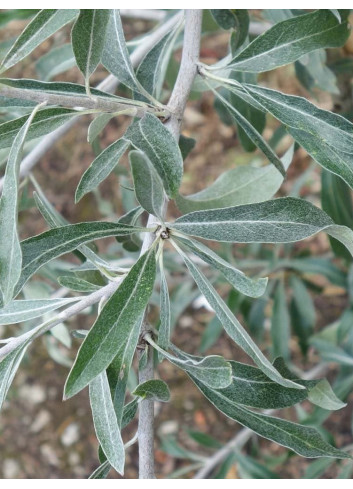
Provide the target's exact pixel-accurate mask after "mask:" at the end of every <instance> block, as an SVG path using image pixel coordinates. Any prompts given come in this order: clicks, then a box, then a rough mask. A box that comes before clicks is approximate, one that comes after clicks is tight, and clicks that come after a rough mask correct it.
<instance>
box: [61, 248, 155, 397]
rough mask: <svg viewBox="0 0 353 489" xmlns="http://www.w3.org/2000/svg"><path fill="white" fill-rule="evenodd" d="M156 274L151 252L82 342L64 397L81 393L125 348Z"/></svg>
mask: <svg viewBox="0 0 353 489" xmlns="http://www.w3.org/2000/svg"><path fill="white" fill-rule="evenodd" d="M155 274H156V258H155V252H154V251H153V250H151V249H150V250H149V251H147V252H146V253H145V254H144V255H142V256H141V258H139V260H138V261H137V262H136V263H135V265H134V266H133V267H132V268H131V270H130V272H129V273H128V274H127V276H126V277H125V279H124V280H123V282H122V283H121V285H120V286H119V287H118V289H117V291H116V292H115V293H114V294H113V295H112V296H111V298H110V299H109V300H108V302H107V303H106V304H105V306H104V307H103V309H102V311H101V313H100V315H99V316H98V318H97V320H96V322H95V323H94V325H93V326H92V328H91V329H90V331H89V333H88V335H87V336H86V339H85V340H84V342H83V343H82V345H81V348H80V350H79V352H78V354H77V357H76V360H75V363H74V365H73V367H72V369H71V372H70V374H69V377H68V379H67V381H66V386H65V398H69V397H72V396H73V395H75V394H77V392H79V391H80V390H82V389H83V388H84V387H85V386H86V385H87V384H88V383H89V382H91V380H92V379H94V378H95V377H96V376H97V375H98V374H100V373H101V372H102V371H103V370H105V369H106V368H107V367H108V365H109V364H110V363H111V362H112V360H113V359H114V357H115V356H116V354H117V350H118V349H121V348H123V347H124V346H125V345H126V343H127V342H128V340H129V336H130V334H131V330H132V328H133V327H134V325H135V324H136V322H137V321H138V320H139V319H140V317H141V314H142V313H143V311H144V310H145V308H146V306H147V303H148V300H149V298H150V296H151V294H152V290H153V284H154V280H155Z"/></svg>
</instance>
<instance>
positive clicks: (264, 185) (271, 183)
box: [175, 146, 294, 213]
mask: <svg viewBox="0 0 353 489" xmlns="http://www.w3.org/2000/svg"><path fill="white" fill-rule="evenodd" d="M293 150H294V146H291V147H290V148H289V150H288V151H287V152H286V153H285V154H284V155H283V157H282V158H281V161H282V164H283V167H284V168H285V170H287V169H288V167H289V165H290V163H291V161H292V158H293ZM260 182H261V183H260ZM282 183H283V176H282V175H281V174H280V173H279V172H278V170H277V169H276V168H275V167H274V166H273V165H266V166H264V167H261V168H257V167H254V166H239V167H237V168H233V169H232V170H228V171H226V172H224V173H222V175H221V176H220V177H219V178H217V180H215V181H214V183H213V184H212V185H210V186H209V187H207V188H205V189H204V190H201V191H200V192H198V193H196V194H193V195H188V196H187V197H186V196H183V195H180V194H179V195H178V196H177V197H176V199H175V200H176V203H177V205H178V207H179V209H180V210H181V211H182V212H183V213H186V212H192V211H199V210H204V209H217V208H219V207H231V206H235V205H242V204H254V203H256V202H262V201H264V200H268V199H270V198H271V197H273V196H274V195H275V193H276V192H277V190H278V189H279V188H280V186H281V185H282Z"/></svg>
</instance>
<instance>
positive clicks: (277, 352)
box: [271, 281, 290, 360]
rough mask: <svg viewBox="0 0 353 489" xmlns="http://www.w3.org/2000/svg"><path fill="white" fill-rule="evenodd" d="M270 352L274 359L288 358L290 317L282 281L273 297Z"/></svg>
mask: <svg viewBox="0 0 353 489" xmlns="http://www.w3.org/2000/svg"><path fill="white" fill-rule="evenodd" d="M271 339H272V352H273V356H274V357H278V356H281V357H283V358H285V359H286V360H288V359H289V358H290V352H289V340H290V316H289V312H288V306H287V298H286V292H285V288H284V283H283V281H279V282H278V285H277V287H276V291H275V295H274V303H273V310H272V320H271Z"/></svg>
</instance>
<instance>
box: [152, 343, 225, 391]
mask: <svg viewBox="0 0 353 489" xmlns="http://www.w3.org/2000/svg"><path fill="white" fill-rule="evenodd" d="M147 341H148V342H149V343H150V344H151V345H152V346H153V347H154V348H155V349H156V350H157V351H158V352H160V353H161V355H163V356H164V357H165V358H167V359H168V360H169V361H170V362H171V363H173V364H174V365H176V366H177V367H179V368H181V369H182V370H184V371H185V372H188V373H191V374H192V375H193V376H194V377H195V378H197V379H199V380H200V381H202V382H204V383H205V384H206V385H208V386H210V387H214V388H219V389H221V388H223V387H227V385H229V384H230V383H231V381H232V378H231V368H230V364H229V362H227V361H226V360H225V359H224V358H222V357H220V356H218V355H210V356H208V357H195V356H193V355H188V354H187V353H185V352H182V351H181V350H179V349H178V348H177V347H176V346H175V345H170V347H171V349H172V351H173V352H174V353H176V355H177V356H174V355H171V354H170V353H168V352H167V351H165V350H163V349H162V348H161V347H160V346H158V345H157V344H156V343H155V342H154V341H153V340H152V339H151V338H147Z"/></svg>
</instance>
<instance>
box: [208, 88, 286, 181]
mask: <svg viewBox="0 0 353 489" xmlns="http://www.w3.org/2000/svg"><path fill="white" fill-rule="evenodd" d="M215 94H216V96H217V97H218V98H219V99H220V100H221V102H222V103H223V104H224V105H225V106H226V107H227V109H228V111H229V113H230V114H231V116H232V117H233V118H234V120H235V121H236V123H237V124H238V125H239V126H240V127H241V128H242V129H243V131H244V132H245V134H246V135H247V136H248V138H249V139H250V140H251V141H252V142H253V143H254V144H255V145H256V146H257V147H258V148H259V149H260V150H261V151H262V152H263V154H264V155H265V156H266V157H267V158H268V160H269V161H270V163H272V165H274V166H275V167H276V168H277V170H278V171H279V172H280V173H281V174H282V175H283V176H285V174H286V171H285V168H284V166H283V163H282V161H281V160H280V159H279V158H278V156H277V155H276V153H275V152H274V151H273V149H272V148H271V147H270V146H269V145H268V143H267V142H266V141H265V140H264V138H263V137H262V136H261V134H260V133H259V132H258V131H257V129H256V128H255V127H254V126H253V125H252V124H251V123H250V122H249V121H248V120H247V119H246V118H245V117H244V116H243V115H242V114H241V113H240V112H239V111H238V110H237V109H236V107H235V106H233V105H232V104H231V103H230V102H228V100H227V99H225V98H224V97H222V95H221V94H220V93H219V92H215Z"/></svg>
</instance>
